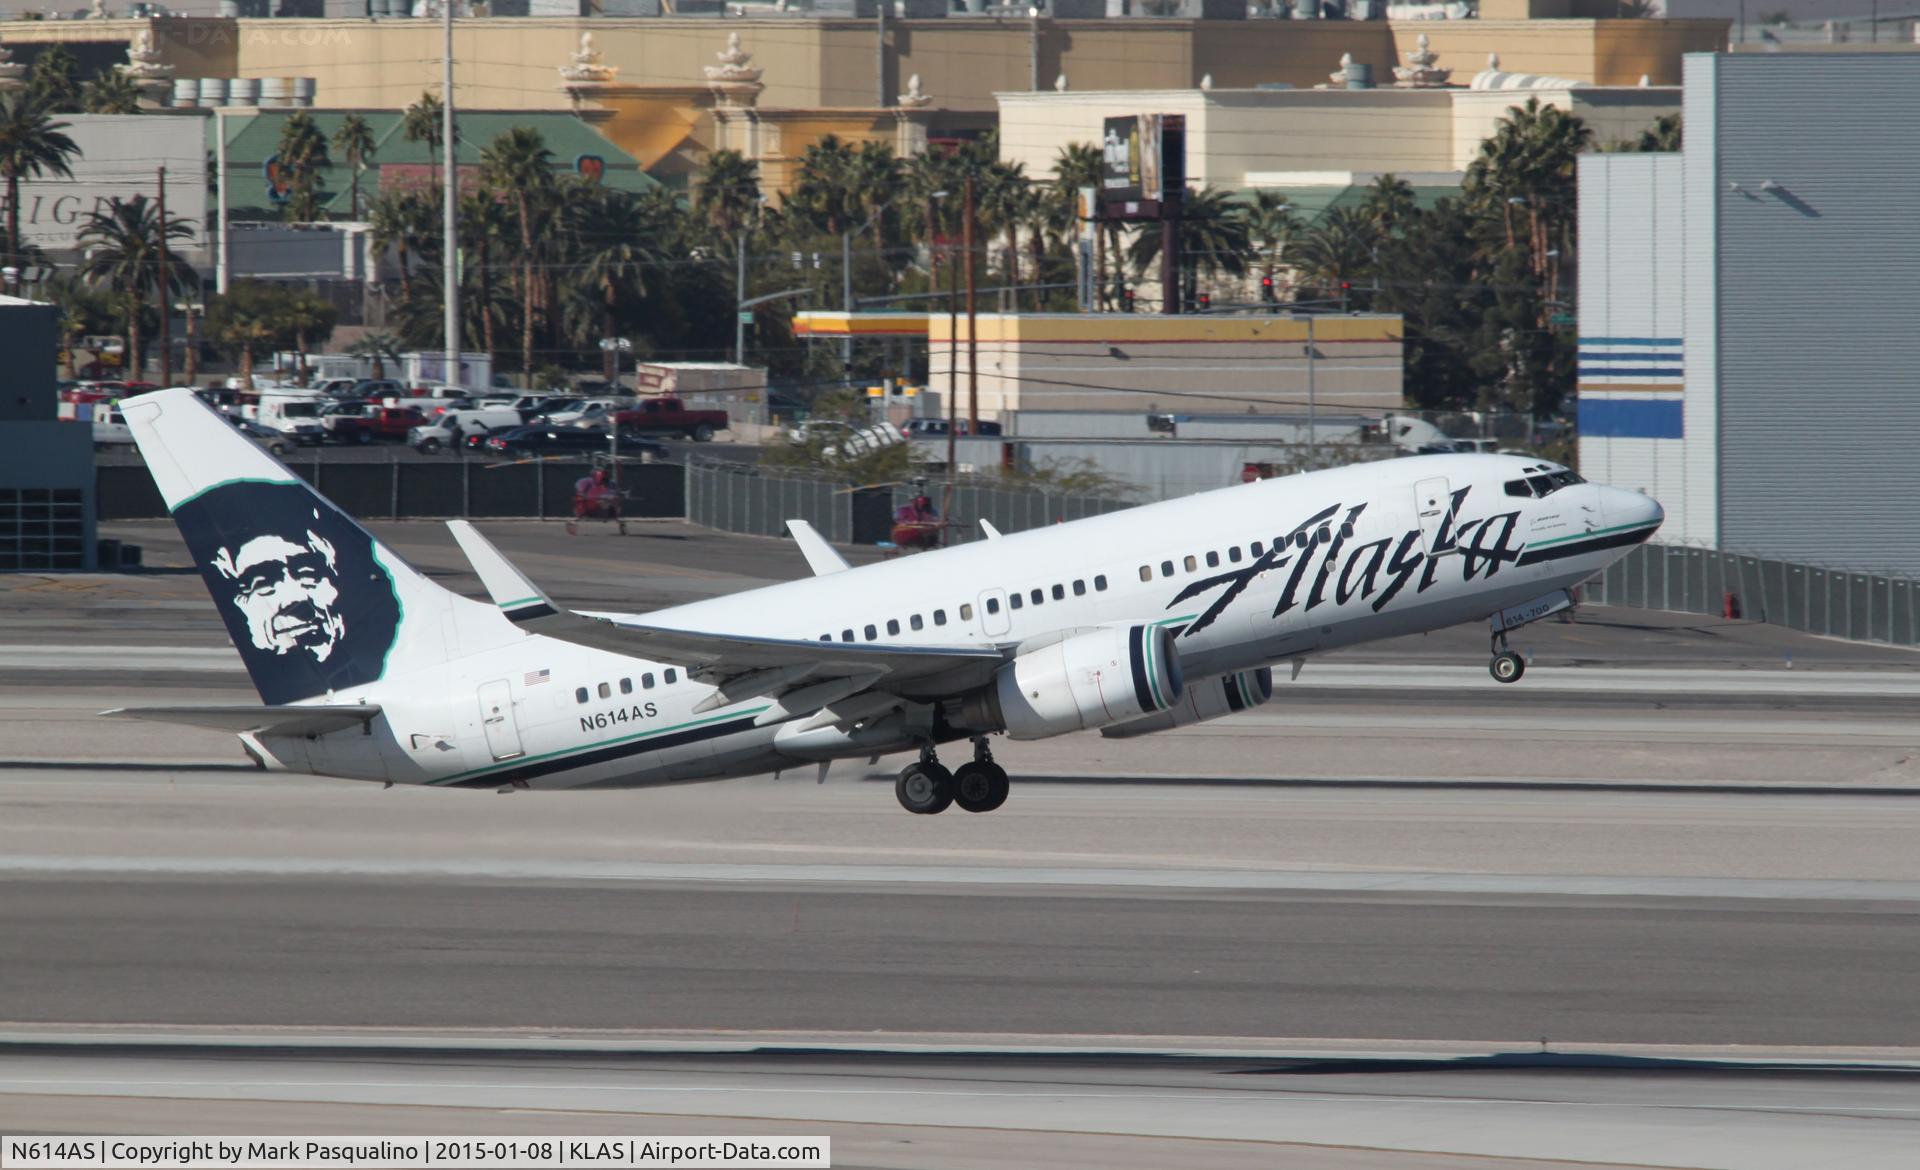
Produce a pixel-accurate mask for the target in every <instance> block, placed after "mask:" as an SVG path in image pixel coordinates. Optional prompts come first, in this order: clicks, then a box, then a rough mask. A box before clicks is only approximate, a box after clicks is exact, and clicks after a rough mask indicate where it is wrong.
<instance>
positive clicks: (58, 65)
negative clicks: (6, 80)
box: [27, 45, 80, 114]
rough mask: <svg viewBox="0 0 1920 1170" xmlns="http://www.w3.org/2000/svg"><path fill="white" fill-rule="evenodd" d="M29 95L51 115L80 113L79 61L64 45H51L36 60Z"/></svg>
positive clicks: (29, 73) (28, 85)
mask: <svg viewBox="0 0 1920 1170" xmlns="http://www.w3.org/2000/svg"><path fill="white" fill-rule="evenodd" d="M27 93H28V94H30V95H31V96H32V97H33V99H34V100H35V101H36V102H38V103H39V104H40V106H41V107H42V108H44V109H45V110H46V111H47V112H48V113H49V114H74V113H78V112H79V110H80V59H79V58H77V57H75V56H74V55H73V53H72V52H70V51H69V50H68V49H67V47H66V46H65V45H48V46H47V47H46V48H44V49H42V50H40V55H39V56H37V57H35V58H34V59H33V67H32V68H31V69H30V70H28V74H27Z"/></svg>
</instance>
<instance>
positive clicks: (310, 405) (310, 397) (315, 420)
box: [252, 390, 332, 447]
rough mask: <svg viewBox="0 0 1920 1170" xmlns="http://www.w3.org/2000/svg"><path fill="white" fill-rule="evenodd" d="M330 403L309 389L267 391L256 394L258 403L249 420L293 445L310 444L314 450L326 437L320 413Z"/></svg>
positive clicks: (327, 399)
mask: <svg viewBox="0 0 1920 1170" xmlns="http://www.w3.org/2000/svg"><path fill="white" fill-rule="evenodd" d="M331 402H332V399H330V398H326V397H324V396H323V395H321V394H318V393H316V392H314V391H312V390H268V391H266V392H264V393H262V394H261V395H260V403H259V405H258V406H256V407H254V410H253V414H252V418H253V421H255V422H257V423H259V424H261V425H262V426H269V427H272V428H273V429H274V430H276V431H279V432H280V433H281V434H283V435H285V436H287V438H289V439H292V440H293V441H294V442H296V443H310V444H312V445H313V446H316V447H317V446H319V445H320V444H321V443H323V442H325V441H326V438H327V430H326V427H324V426H322V425H321V422H320V411H321V410H322V409H323V408H324V407H326V406H327V405H329V404H330V403H331Z"/></svg>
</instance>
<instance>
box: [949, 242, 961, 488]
mask: <svg viewBox="0 0 1920 1170" xmlns="http://www.w3.org/2000/svg"><path fill="white" fill-rule="evenodd" d="M948 238H949V239H951V238H952V237H951V236H949V237H948ZM959 431H960V270H959V269H958V268H955V267H954V266H953V245H951V244H949V245H947V478H948V480H949V481H951V480H952V478H953V476H954V473H955V471H956V465H955V463H954V461H953V460H954V442H955V436H957V435H958V434H959ZM952 505H953V501H952V500H951V499H949V500H948V501H947V506H948V510H949V511H951V509H952Z"/></svg>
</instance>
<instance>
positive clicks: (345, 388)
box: [314, 378, 363, 398]
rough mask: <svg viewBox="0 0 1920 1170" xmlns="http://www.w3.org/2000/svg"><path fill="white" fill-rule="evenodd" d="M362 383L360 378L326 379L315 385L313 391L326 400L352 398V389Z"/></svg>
mask: <svg viewBox="0 0 1920 1170" xmlns="http://www.w3.org/2000/svg"><path fill="white" fill-rule="evenodd" d="M362 381H363V379H360V378H328V379H327V380H326V381H324V382H319V383H316V384H315V385H314V389H315V390H316V391H318V392H319V393H321V394H325V395H326V396H327V397H328V398H352V397H353V396H354V393H353V388H354V387H355V386H358V385H359V384H360V383H361V382H362Z"/></svg>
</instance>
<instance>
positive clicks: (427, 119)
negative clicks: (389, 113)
mask: <svg viewBox="0 0 1920 1170" xmlns="http://www.w3.org/2000/svg"><path fill="white" fill-rule="evenodd" d="M445 117H446V107H445V106H444V105H442V104H441V102H440V99H439V98H437V97H435V96H433V95H432V94H430V93H423V94H421V95H420V100H419V101H417V102H415V103H413V104H412V105H410V106H408V107H407V113H406V117H405V118H404V119H403V120H402V121H401V123H400V133H401V134H402V135H403V136H404V137H405V138H406V140H407V141H408V142H424V143H426V144H427V175H428V177H429V178H430V179H431V180H432V184H433V186H435V187H438V186H439V185H440V147H441V146H442V145H443V144H444V143H445V141H446V136H445V135H444V134H443V133H442V131H443V130H444V129H445ZM458 132H459V131H458V130H456V131H455V133H458Z"/></svg>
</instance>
